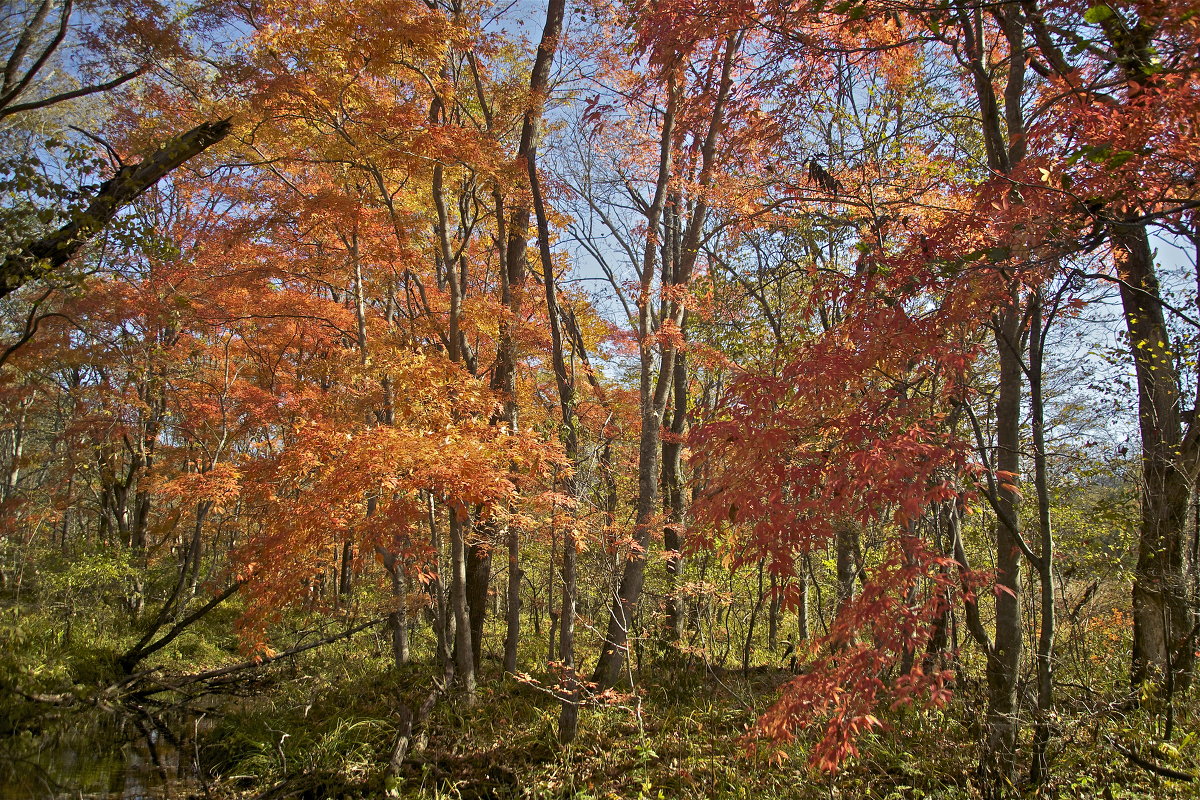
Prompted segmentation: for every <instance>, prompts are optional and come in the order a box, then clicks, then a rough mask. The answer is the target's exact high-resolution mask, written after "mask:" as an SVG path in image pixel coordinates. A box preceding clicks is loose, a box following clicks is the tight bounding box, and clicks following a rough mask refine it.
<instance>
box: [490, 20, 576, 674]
mask: <svg viewBox="0 0 1200 800" xmlns="http://www.w3.org/2000/svg"><path fill="white" fill-rule="evenodd" d="M565 11H566V0H549V2H548V3H547V4H546V23H545V25H544V26H543V27H542V36H541V39H540V41H539V42H538V49H537V54H536V55H535V56H534V60H533V68H532V69H531V70H530V73H529V104H528V106H526V108H525V114H524V116H523V118H522V120H521V140H520V143H519V144H518V146H517V160H518V162H519V161H521V160H524V161H525V162H526V164H527V165H528V169H529V171H530V173H531V174H533V173H536V166H534V165H533V156H534V152H535V148H536V146H537V139H538V135H539V129H540V127H541V121H542V113H543V108H544V106H545V101H546V95H547V93H548V92H549V88H550V69H551V67H552V66H553V64H554V56H555V54H556V53H557V51H558V42H559V38H560V37H561V34H562V22H563V16H564V13H565ZM531 192H532V189H531ZM530 200H531V201H532V197H531V198H530ZM503 206H504V204H503V202H501V199H500V196H499V194H498V193H497V195H496V215H497V220H498V227H499V230H498V231H497V233H498V236H499V239H500V241H503V238H504V234H505V231H504V224H503V223H504V208H503ZM530 211H531V210H530V204H529V203H528V202H519V203H516V204H514V205H513V209H512V216H511V217H510V219H509V224H508V229H507V236H508V242H507V250H506V251H505V252H503V254H502V255H501V265H500V266H501V272H502V274H503V275H504V278H505V279H504V280H503V284H504V289H505V290H506V291H507V295H506V297H505V298H504V300H505V304H506V306H507V307H508V310H509V312H510V316H509V319H506V320H505V321H504V322H502V324H501V326H500V342H499V347H498V350H497V358H496V362H497V363H496V372H495V374H494V376H493V385H494V386H495V387H496V388H498V389H499V390H500V391H502V392H504V393H505V416H506V417H507V421H508V423H509V426H510V429H511V430H513V431H515V430H516V426H517V413H518V412H517V405H516V377H515V376H516V372H515V364H516V351H515V346H514V344H513V339H512V330H511V325H512V324H514V323H515V322H516V320H517V319H519V318H520V313H521V302H522V295H523V293H524V289H525V274H526V265H527V258H528V256H527V253H526V250H527V248H528V244H529V218H530ZM507 544H508V618H507V620H506V627H507V632H506V634H505V638H504V669H505V671H506V672H513V671H515V670H516V668H517V646H518V643H519V640H520V630H521V594H520V586H521V577H522V572H521V567H520V558H519V547H520V537H519V536H518V534H517V532H516V531H509V533H508V540H507Z"/></svg>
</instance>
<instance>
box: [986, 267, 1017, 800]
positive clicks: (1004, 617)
mask: <svg viewBox="0 0 1200 800" xmlns="http://www.w3.org/2000/svg"><path fill="white" fill-rule="evenodd" d="M1019 291H1020V290H1019V287H1017V286H1014V287H1013V289H1012V302H1011V303H1010V304H1009V305H1008V306H1007V307H1006V308H1004V309H1002V310H1001V311H1000V312H999V313H998V314H997V315H996V318H995V320H994V328H995V333H996V349H997V353H998V354H999V357H1000V386H999V389H998V393H997V399H996V457H995V462H994V464H995V470H996V474H997V476H998V478H999V487H998V491H997V505H998V515H999V517H1000V518H999V519H998V520H997V522H996V526H995V536H996V592H995V594H996V635H995V641H994V643H993V647H992V648H991V650H990V651H989V652H988V656H987V670H986V672H987V683H988V720H987V722H988V733H987V744H986V752H985V756H984V770H985V773H986V776H987V781H988V790H989V791H990V792H992V793H993V795H997V796H998V795H1006V794H1008V793H1010V792H1011V791H1012V788H1013V784H1014V781H1015V778H1016V749H1017V735H1018V732H1019V731H1020V719H1019V717H1018V713H1017V712H1018V709H1017V677H1018V670H1019V668H1020V664H1021V651H1022V636H1023V633H1024V632H1023V630H1022V620H1021V605H1020V597H1021V558H1022V554H1021V551H1020V549H1019V547H1018V544H1017V537H1018V536H1020V528H1019V523H1018V516H1017V502H1018V495H1017V492H1016V490H1015V488H1014V487H1015V486H1016V483H1017V481H1018V480H1019V477H1020V470H1021V464H1020V446H1021V393H1022V381H1021V374H1022V372H1021V367H1022V359H1021V350H1022V348H1021V346H1020V340H1021V305H1020V301H1019V297H1020V295H1019ZM1006 487H1009V488H1006Z"/></svg>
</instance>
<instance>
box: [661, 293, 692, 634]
mask: <svg viewBox="0 0 1200 800" xmlns="http://www.w3.org/2000/svg"><path fill="white" fill-rule="evenodd" d="M686 319H687V317H686V313H685V315H684V321H685V328H684V330H681V331H680V334H681V335H684V332H685V331H686ZM687 384H688V373H687V357H686V355H685V354H684V353H679V354H678V355H677V356H676V357H675V374H674V387H673V389H672V399H673V403H672V404H673V406H674V408H673V411H672V414H671V424H670V434H671V435H670V438H669V439H668V440H667V441H664V442H663V445H662V460H663V466H662V475H663V477H662V480H663V494H664V495H665V497H664V500H665V504H664V505H665V506H666V508H665V509H664V511H665V513H666V516H667V524H666V526H665V527H664V528H663V547H664V548H665V549H666V550H667V552H668V554H669V555H668V556H667V576H668V581H669V583H668V586H669V588H668V596H667V632H668V634H669V635H670V637H671V639H672V640H675V641H677V640H679V639H680V638H681V637H682V636H683V631H684V630H685V629H686V628H687V607H686V604H685V603H686V599H685V598H684V596H683V568H684V561H683V529H684V519H685V514H686V509H685V502H684V486H683V464H682V462H681V459H680V455H681V451H682V449H683V436H684V433H685V431H686V428H687V405H688V391H687V389H688V386H687Z"/></svg>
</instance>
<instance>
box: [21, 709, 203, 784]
mask: <svg viewBox="0 0 1200 800" xmlns="http://www.w3.org/2000/svg"><path fill="white" fill-rule="evenodd" d="M72 720H74V721H75V722H76V723H77V725H76V726H74V727H72V726H71V725H70V723H71V722H72ZM59 722H60V723H61V724H62V725H63V730H55V731H53V732H51V733H43V734H42V735H41V736H39V737H37V738H34V737H32V736H29V735H26V736H23V737H21V740H20V741H10V742H9V743H8V746H6V747H4V748H3V750H0V800H68V798H72V799H73V800H80V799H81V798H82V799H83V800H165V799H166V798H170V799H171V800H177V799H181V798H187V797H203V796H204V794H205V792H204V786H203V783H202V780H201V775H200V772H199V770H198V769H197V750H196V737H197V736H198V735H199V734H201V733H203V732H204V731H205V729H206V728H207V727H208V725H207V724H206V723H207V720H205V719H203V718H200V719H196V718H192V719H176V720H173V721H172V723H173V724H170V726H169V727H168V724H167V722H166V721H164V720H154V719H151V718H149V717H145V718H133V717H125V716H123V717H122V718H120V719H116V720H112V719H107V720H99V721H97V720H94V719H91V720H89V719H87V718H86V717H85V716H84V715H83V714H76V715H72V716H70V717H66V718H63V719H61V720H59ZM180 732H182V735H181V734H180ZM4 762H7V763H4Z"/></svg>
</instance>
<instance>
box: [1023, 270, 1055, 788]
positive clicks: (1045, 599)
mask: <svg viewBox="0 0 1200 800" xmlns="http://www.w3.org/2000/svg"><path fill="white" fill-rule="evenodd" d="M1029 302H1030V305H1031V309H1030V310H1031V315H1030V322H1029V405H1030V416H1031V417H1032V425H1033V470H1034V474H1033V480H1034V488H1035V490H1036V492H1037V504H1038V538H1039V540H1040V543H1041V547H1040V552H1039V553H1038V559H1039V560H1038V563H1037V564H1036V565H1035V566H1036V568H1037V572H1038V582H1039V584H1040V587H1041V594H1040V600H1041V602H1040V607H1041V609H1040V610H1041V625H1040V627H1041V631H1040V632H1039V635H1038V644H1037V656H1036V662H1037V710H1038V720H1037V727H1036V729H1035V730H1034V734H1033V762H1032V764H1031V766H1030V771H1029V779H1030V781H1031V782H1032V783H1033V784H1035V785H1039V784H1042V783H1045V782H1046V780H1048V779H1049V777H1050V774H1049V771H1048V762H1047V760H1046V747H1047V745H1048V744H1049V742H1050V712H1051V711H1052V710H1053V708H1054V536H1053V529H1052V527H1051V525H1050V486H1049V478H1048V476H1047V473H1046V410H1045V398H1044V397H1043V395H1042V357H1043V355H1044V352H1045V344H1044V342H1045V339H1044V333H1045V330H1044V328H1043V322H1042V317H1043V314H1042V311H1043V309H1042V304H1043V298H1042V293H1041V290H1037V291H1035V292H1034V293H1033V296H1032V297H1031V298H1030V300H1029Z"/></svg>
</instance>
